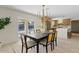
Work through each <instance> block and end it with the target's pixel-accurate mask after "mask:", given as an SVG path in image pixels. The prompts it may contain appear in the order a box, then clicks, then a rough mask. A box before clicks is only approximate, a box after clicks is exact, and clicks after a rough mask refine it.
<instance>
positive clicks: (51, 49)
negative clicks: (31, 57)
mask: <svg viewBox="0 0 79 59" xmlns="http://www.w3.org/2000/svg"><path fill="white" fill-rule="evenodd" d="M52 50H53V49H52V43H51V51H52Z"/></svg>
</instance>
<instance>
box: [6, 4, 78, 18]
mask: <svg viewBox="0 0 79 59" xmlns="http://www.w3.org/2000/svg"><path fill="white" fill-rule="evenodd" d="M6 7H8V8H12V9H16V10H20V11H24V12H29V13H32V14H36V15H42V5H8V6H6ZM45 10H46V11H45V13H47V15H49V16H54V17H59V16H66V17H67V16H76V15H77V16H78V15H79V5H46V6H45Z"/></svg>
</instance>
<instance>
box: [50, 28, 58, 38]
mask: <svg viewBox="0 0 79 59" xmlns="http://www.w3.org/2000/svg"><path fill="white" fill-rule="evenodd" d="M49 32H54V33H55V38H56V39H57V30H56V28H52V29H50V30H49Z"/></svg>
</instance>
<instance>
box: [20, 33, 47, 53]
mask: <svg viewBox="0 0 79 59" xmlns="http://www.w3.org/2000/svg"><path fill="white" fill-rule="evenodd" d="M21 34H23V35H24V36H25V37H26V38H30V39H32V40H34V41H35V42H36V43H37V45H36V46H37V53H39V42H40V41H41V40H43V39H45V38H47V37H48V33H47V32H45V33H41V32H40V33H21ZM26 38H25V41H26Z"/></svg>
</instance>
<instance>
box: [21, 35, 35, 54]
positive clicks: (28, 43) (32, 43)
mask: <svg viewBox="0 0 79 59" xmlns="http://www.w3.org/2000/svg"><path fill="white" fill-rule="evenodd" d="M20 37H21V43H22V49H21V52H22V53H23V50H24V49H23V48H24V47H25V49H26V53H27V52H28V49H30V48H32V47H35V46H36V43H35V41H32V40H28V41H27V37H26V36H25V35H23V34H20Z"/></svg>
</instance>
